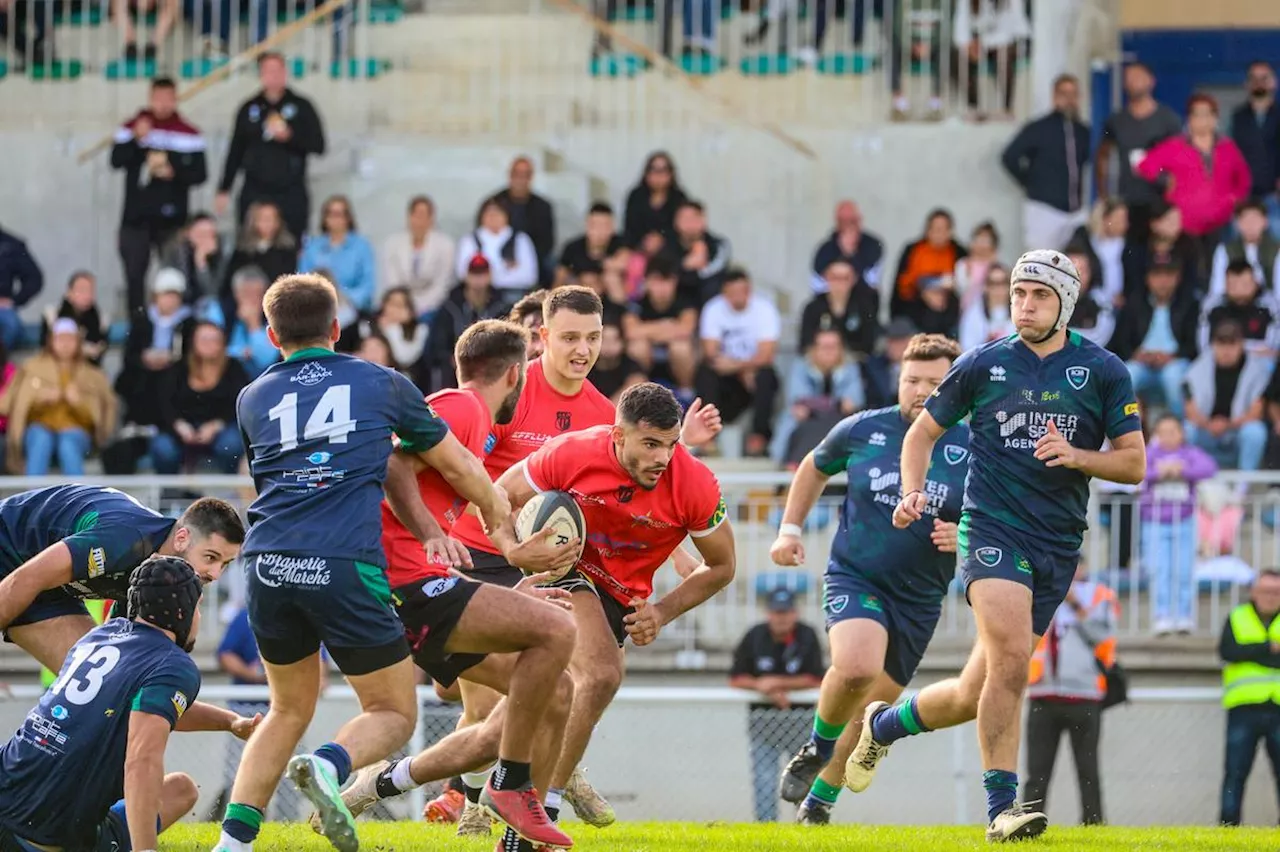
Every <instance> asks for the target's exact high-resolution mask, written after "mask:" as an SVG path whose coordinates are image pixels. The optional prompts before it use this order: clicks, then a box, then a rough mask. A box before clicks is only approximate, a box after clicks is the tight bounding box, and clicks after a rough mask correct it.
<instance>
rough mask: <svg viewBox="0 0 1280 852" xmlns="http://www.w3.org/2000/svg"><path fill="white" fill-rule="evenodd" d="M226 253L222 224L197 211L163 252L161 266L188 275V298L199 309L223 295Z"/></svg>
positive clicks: (190, 303)
mask: <svg viewBox="0 0 1280 852" xmlns="http://www.w3.org/2000/svg"><path fill="white" fill-rule="evenodd" d="M227 262H228V258H227V255H226V252H224V251H223V248H222V237H221V236H219V234H218V223H217V221H216V220H214V218H213V216H211V215H210V214H208V213H196V214H195V215H193V216H192V217H191V220H190V221H189V222H187V226H186V227H185V228H183V229H182V230H180V231H178V233H177V234H175V235H174V238H173V239H172V240H170V241H169V244H168V245H166V246H165V248H164V251H162V252H161V253H160V265H161V266H169V267H172V268H174V269H176V270H178V271H179V272H181V273H182V274H183V275H185V276H186V277H187V295H186V299H185V301H186V302H187V304H189V305H193V306H195V307H196V312H197V313H199V312H201V311H202V310H206V309H207V306H208V305H209V304H210V303H211V302H214V301H216V300H217V299H219V298H221V297H222V289H223V285H224V283H225V281H226V277H227Z"/></svg>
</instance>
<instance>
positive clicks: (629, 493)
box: [618, 485, 636, 503]
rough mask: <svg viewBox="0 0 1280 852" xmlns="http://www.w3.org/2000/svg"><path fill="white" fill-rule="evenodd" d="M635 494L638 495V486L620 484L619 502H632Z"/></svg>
mask: <svg viewBox="0 0 1280 852" xmlns="http://www.w3.org/2000/svg"><path fill="white" fill-rule="evenodd" d="M634 496H636V487H635V486H634V485H619V486H618V502H619V503H630V502H631V498H632V497H634Z"/></svg>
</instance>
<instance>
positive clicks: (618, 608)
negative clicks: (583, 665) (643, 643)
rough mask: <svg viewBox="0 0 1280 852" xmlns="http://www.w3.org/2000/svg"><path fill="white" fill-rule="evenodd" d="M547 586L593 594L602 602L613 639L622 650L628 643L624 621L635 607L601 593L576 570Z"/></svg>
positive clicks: (586, 577)
mask: <svg viewBox="0 0 1280 852" xmlns="http://www.w3.org/2000/svg"><path fill="white" fill-rule="evenodd" d="M546 585H547V588H551V589H564V590H565V591H567V592H591V593H592V594H593V595H595V596H596V599H597V600H599V601H600V608H601V609H603V610H604V618H605V621H607V622H609V629H610V630H612V631H613V638H614V639H616V640H617V641H618V647H619V648H621V647H622V645H623V643H624V642H626V641H627V625H626V623H625V622H624V621H623V620H622V619H624V618H626V617H627V616H628V615H630V614H631V613H633V612H635V611H636V609H635V607H632V606H626V605H625V604H622V603H619V602H618V601H617V600H616V599H615V598H614V597H613V595H611V594H609V593H608V592H602V591H600V590H599V589H598V588H596V584H595V583H593V582H592V581H591V578H590V577H588V576H587V575H585V574H583V573H582V572H581V571H578V570H577V569H576V568H575V569H574V570H572V571H570V572H569V573H568V574H565V575H564V576H563V577H561V578H560V579H559V580H556V581H555V582H554V583H547V584H546Z"/></svg>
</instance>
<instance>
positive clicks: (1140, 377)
mask: <svg viewBox="0 0 1280 852" xmlns="http://www.w3.org/2000/svg"><path fill="white" fill-rule="evenodd" d="M1180 274H1181V267H1180V266H1179V265H1178V263H1177V262H1176V261H1174V260H1173V259H1172V258H1168V257H1163V258H1159V257H1158V258H1157V259H1156V260H1155V262H1153V263H1152V265H1151V267H1150V269H1149V271H1148V272H1147V287H1146V292H1145V293H1143V294H1139V295H1135V296H1134V297H1133V298H1131V299H1129V300H1128V301H1127V302H1125V306H1124V310H1122V311H1121V312H1120V319H1119V320H1117V322H1116V331H1115V334H1114V335H1112V337H1111V343H1110V345H1109V347H1108V348H1110V349H1111V351H1112V352H1114V353H1116V355H1117V356H1118V357H1119V358H1120V360H1122V361H1124V362H1125V364H1126V365H1127V366H1128V368H1129V374H1130V375H1131V376H1132V377H1133V389H1134V391H1135V392H1136V393H1137V395H1138V396H1139V397H1140V398H1141V397H1145V396H1146V395H1147V394H1148V393H1149V392H1151V391H1153V390H1158V391H1160V392H1162V393H1163V395H1164V403H1165V405H1166V406H1167V407H1168V408H1169V410H1170V411H1172V412H1173V413H1174V414H1176V415H1177V416H1179V417H1181V416H1182V377H1183V376H1184V375H1185V374H1186V372H1187V367H1188V366H1189V365H1190V363H1191V362H1192V361H1193V360H1195V357H1196V355H1197V354H1199V347H1198V346H1197V345H1196V331H1197V320H1198V315H1199V306H1198V305H1197V304H1196V302H1195V300H1194V299H1192V298H1190V297H1189V296H1187V295H1186V294H1180V293H1179V291H1178V277H1179V275H1180Z"/></svg>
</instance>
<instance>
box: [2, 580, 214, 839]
mask: <svg viewBox="0 0 1280 852" xmlns="http://www.w3.org/2000/svg"><path fill="white" fill-rule="evenodd" d="M201 591H202V583H201V581H200V578H199V577H198V576H197V574H196V571H195V569H193V568H192V567H191V565H190V564H189V563H188V562H187V561H186V560H184V559H181V558H178V557H175V556H153V557H151V558H149V559H147V560H146V561H145V562H143V563H142V564H141V565H139V566H138V567H137V568H136V570H135V571H134V572H133V579H132V581H130V582H129V583H128V587H127V592H126V596H127V598H128V616H129V617H128V618H113V619H111V620H109V621H107V622H106V623H105V624H103V625H102V626H101V627H95V628H94V629H93V630H91V631H90V632H89V633H88V634H87V635H86V636H84V637H83V638H81V639H80V640H79V641H78V642H76V643H75V646H74V647H73V648H72V651H71V654H70V655H68V657H67V659H66V661H65V662H64V663H63V665H62V667H61V671H60V672H59V675H58V679H57V680H56V681H55V682H54V683H53V685H52V686H50V687H49V689H48V691H47V692H45V694H44V695H43V696H42V697H41V699H40V703H39V704H37V705H36V706H35V708H34V709H33V710H32V711H31V712H30V713H28V714H27V718H26V720H25V721H24V722H23V723H22V727H21V728H19V729H18V732H17V733H16V734H14V736H13V738H12V739H11V740H9V742H8V743H6V744H5V745H4V746H3V747H0V849H3V850H6V852H33V850H36V852H38V850H67V852H72V850H75V852H128V850H130V849H135V850H140V852H141V851H142V850H154V849H155V848H156V845H157V844H156V836H157V835H158V834H159V833H160V832H162V831H164V830H165V829H166V828H168V827H169V826H171V825H173V824H174V823H175V822H177V821H178V820H179V819H181V818H182V816H183V815H184V814H186V813H188V812H189V811H190V810H191V809H192V808H193V807H195V803H196V797H197V796H198V795H199V791H197V790H196V784H195V782H194V781H193V780H191V777H190V776H188V775H184V774H183V773H181V772H175V773H171V774H169V775H166V774H165V772H164V750H165V744H166V743H167V742H168V740H169V732H170V731H172V730H173V729H174V727H175V726H176V725H177V723H178V720H179V719H180V718H182V716H183V714H184V713H185V712H186V710H187V708H188V707H190V706H191V704H192V702H194V701H195V698H196V694H197V693H198V692H199V691H200V670H199V669H198V668H197V667H196V664H195V662H194V661H193V660H192V659H191V657H190V651H191V649H192V647H193V644H194V641H193V637H194V636H195V635H196V634H197V632H198V631H199V626H200V608H199V604H200V595H201Z"/></svg>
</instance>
